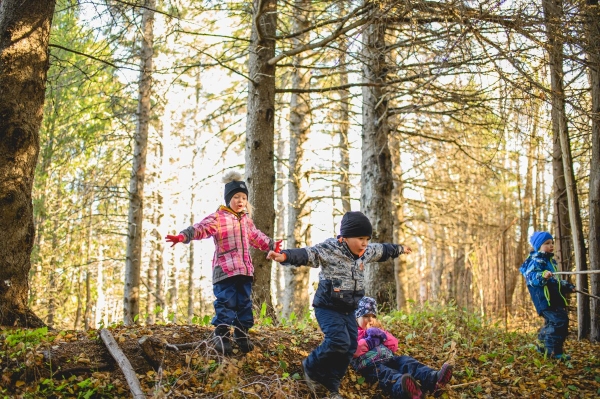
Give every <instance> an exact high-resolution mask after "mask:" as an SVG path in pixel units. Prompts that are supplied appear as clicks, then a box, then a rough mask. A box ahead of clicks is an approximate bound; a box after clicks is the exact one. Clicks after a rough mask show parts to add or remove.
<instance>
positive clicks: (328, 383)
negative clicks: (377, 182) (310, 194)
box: [267, 212, 412, 399]
mask: <svg viewBox="0 0 600 399" xmlns="http://www.w3.org/2000/svg"><path fill="white" fill-rule="evenodd" d="M372 233H373V227H372V226H371V222H370V221H369V219H368V218H367V217H366V216H365V215H363V214H362V213H360V212H346V213H345V214H344V216H343V217H342V223H341V226H340V235H339V236H338V237H337V239H335V238H329V239H327V240H325V241H324V242H322V243H319V244H317V245H315V246H312V247H305V248H296V249H286V250H284V251H281V253H277V252H275V251H270V252H269V254H268V255H267V258H269V259H272V260H274V261H276V262H279V263H281V264H282V265H293V266H301V265H306V266H312V267H320V268H321V272H320V273H319V286H318V287H317V292H316V293H315V297H314V300H313V307H314V308H315V317H316V318H317V322H318V323H319V327H320V328H321V331H323V334H324V335H325V340H324V341H323V342H322V343H321V345H319V346H318V347H317V348H316V349H315V350H313V351H312V352H311V353H310V355H308V357H307V358H306V359H304V360H303V361H302V367H303V369H304V379H305V381H306V384H307V385H308V386H309V388H310V389H311V390H312V391H313V392H314V391H315V388H317V387H318V384H320V385H322V386H324V387H325V388H326V389H327V390H328V391H329V395H328V397H329V399H339V398H341V397H342V396H341V395H340V393H339V392H338V391H339V387H340V382H341V380H342V377H343V376H344V374H345V373H346V369H347V368H348V365H349V364H350V360H351V359H352V356H353V355H354V352H355V351H356V347H357V343H358V341H357V335H358V325H357V324H356V318H355V317H354V310H355V309H356V307H357V306H358V302H359V301H360V300H361V298H362V297H363V296H364V295H365V289H364V268H365V266H367V265H368V264H369V263H372V262H383V261H386V260H388V259H391V258H396V257H398V256H400V254H403V253H407V254H409V253H411V252H412V251H411V249H410V248H408V247H403V246H402V245H397V244H369V240H370V239H371V236H372ZM367 267H368V266H367Z"/></svg>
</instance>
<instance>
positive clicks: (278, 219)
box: [273, 129, 288, 314]
mask: <svg viewBox="0 0 600 399" xmlns="http://www.w3.org/2000/svg"><path fill="white" fill-rule="evenodd" d="M278 130H279V134H278V139H277V162H276V165H277V168H276V169H277V190H276V201H277V202H276V203H277V207H276V209H278V210H279V212H276V213H275V239H277V240H280V239H282V238H283V237H285V235H286V233H285V228H286V226H285V212H284V211H283V210H284V209H285V208H286V201H285V200H284V195H283V194H284V190H283V188H284V187H285V184H286V178H285V172H284V162H283V160H284V158H285V144H286V143H285V140H284V138H283V134H282V133H281V132H282V131H283V129H278ZM282 247H283V248H287V247H288V245H287V242H286V243H284V244H283V245H282ZM285 268H286V266H282V265H280V264H279V263H276V264H275V269H274V270H273V277H274V278H275V284H274V287H275V292H274V297H275V298H276V300H275V301H274V302H275V306H276V313H278V314H280V313H281V310H282V303H283V296H284V295H285V286H284V285H283V279H284V277H283V271H284V269H285Z"/></svg>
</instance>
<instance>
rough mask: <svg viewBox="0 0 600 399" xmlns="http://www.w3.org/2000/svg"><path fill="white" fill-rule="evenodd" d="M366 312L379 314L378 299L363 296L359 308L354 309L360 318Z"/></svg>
mask: <svg viewBox="0 0 600 399" xmlns="http://www.w3.org/2000/svg"><path fill="white" fill-rule="evenodd" d="M366 314H372V315H374V316H377V301H375V299H373V298H371V297H368V296H363V297H362V299H361V300H360V301H358V308H357V309H356V310H355V311H354V315H355V316H356V318H357V319H358V318H359V317H363V316H364V315H366Z"/></svg>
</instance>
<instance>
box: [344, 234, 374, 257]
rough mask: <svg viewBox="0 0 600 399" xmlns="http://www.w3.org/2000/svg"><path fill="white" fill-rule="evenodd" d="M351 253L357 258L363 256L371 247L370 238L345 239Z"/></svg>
mask: <svg viewBox="0 0 600 399" xmlns="http://www.w3.org/2000/svg"><path fill="white" fill-rule="evenodd" d="M344 241H346V244H348V248H350V251H351V252H352V253H353V254H354V255H356V256H362V255H363V254H364V253H365V250H366V249H367V245H369V237H350V238H344Z"/></svg>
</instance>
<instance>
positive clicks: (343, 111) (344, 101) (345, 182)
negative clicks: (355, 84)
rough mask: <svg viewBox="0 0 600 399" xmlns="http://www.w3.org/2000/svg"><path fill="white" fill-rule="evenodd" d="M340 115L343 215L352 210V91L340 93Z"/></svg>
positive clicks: (344, 74) (343, 71) (344, 79)
mask: <svg viewBox="0 0 600 399" xmlns="http://www.w3.org/2000/svg"><path fill="white" fill-rule="evenodd" d="M339 7H340V15H345V14H346V10H345V5H344V2H340V5H339ZM340 40H341V43H340V44H339V46H340V62H339V63H340V67H339V70H340V86H342V87H345V86H347V85H348V68H347V67H346V51H347V50H348V43H347V40H346V38H345V36H342V37H341V38H340ZM339 96H340V101H339V107H340V108H339V115H338V121H339V123H338V129H339V132H338V137H339V150H340V161H339V164H338V165H339V166H338V168H339V171H340V179H339V183H338V186H339V187H340V197H341V199H342V211H343V213H346V212H349V211H351V210H352V207H351V205H350V150H349V148H350V143H349V142H348V132H349V131H350V90H348V89H341V90H340V91H339Z"/></svg>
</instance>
